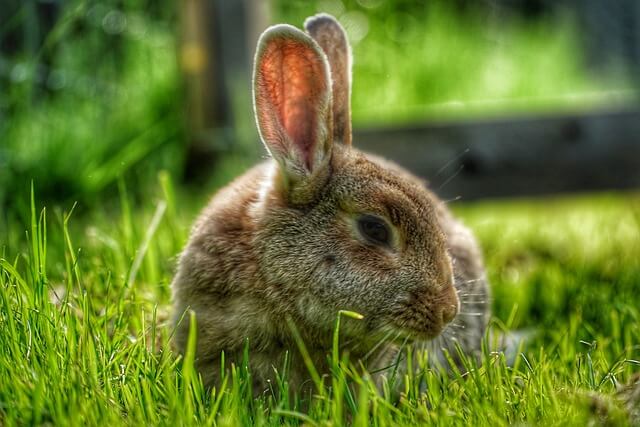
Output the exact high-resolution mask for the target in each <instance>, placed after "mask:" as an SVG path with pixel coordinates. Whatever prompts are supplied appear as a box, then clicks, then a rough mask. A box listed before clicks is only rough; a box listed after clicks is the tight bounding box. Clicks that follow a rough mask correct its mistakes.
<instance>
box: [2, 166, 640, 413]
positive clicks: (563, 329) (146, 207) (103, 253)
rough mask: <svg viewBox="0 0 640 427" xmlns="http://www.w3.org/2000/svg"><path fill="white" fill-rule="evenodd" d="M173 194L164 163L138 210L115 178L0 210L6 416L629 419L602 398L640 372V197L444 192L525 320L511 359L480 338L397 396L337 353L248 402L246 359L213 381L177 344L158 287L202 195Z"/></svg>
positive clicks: (512, 322) (497, 303) (514, 323)
mask: <svg viewBox="0 0 640 427" xmlns="http://www.w3.org/2000/svg"><path fill="white" fill-rule="evenodd" d="M181 194H183V191H182V189H179V191H176V190H174V189H173V187H172V184H171V181H170V179H169V178H168V175H166V174H161V175H160V176H159V178H158V184H157V185H156V191H155V192H152V193H151V194H149V195H148V197H147V198H145V203H144V204H142V205H141V206H142V207H139V206H137V204H136V203H135V202H134V200H133V199H132V197H131V196H130V195H128V194H127V192H126V189H125V186H124V185H121V186H120V196H121V197H120V199H119V201H118V202H114V203H113V204H106V205H105V206H103V208H102V209H100V210H91V211H88V212H86V213H85V214H84V215H82V216H81V217H78V218H75V214H74V213H73V212H71V210H72V206H66V207H65V208H59V207H55V208H54V209H53V211H51V210H45V209H44V208H43V207H42V206H39V205H38V204H37V202H35V201H34V198H33V197H32V199H31V201H30V202H29V201H28V199H27V200H26V201H25V204H26V205H27V206H29V205H30V206H31V207H30V209H29V210H28V211H27V212H25V213H24V214H22V215H18V214H16V215H15V216H13V217H12V219H7V220H6V221H8V223H5V224H4V227H2V228H0V236H3V237H2V242H0V258H1V261H0V305H2V309H1V311H0V342H2V343H3V344H2V346H0V422H1V423H2V424H3V425H16V424H43V423H49V424H55V425H65V424H69V425H81V424H89V425H95V424H104V423H113V424H118V425H120V424H147V425H148V424H152V425H153V424H163V425H176V424H196V423H204V424H213V425H238V424H244V425H254V424H255V425H280V424H281V423H285V424H288V425H302V424H306V425H337V424H341V423H342V422H346V420H350V421H351V422H353V424H355V425H396V424H404V425H415V423H424V422H430V423H431V422H433V423H437V424H438V425H491V426H493V425H507V424H514V423H526V424H532V425H576V426H578V425H580V426H582V425H586V424H587V423H589V422H594V423H596V424H597V423H598V422H599V421H598V415H597V414H596V413H595V412H594V410H593V407H594V401H595V400H597V401H599V402H600V401H601V402H604V403H602V404H601V406H602V405H604V406H607V407H608V408H609V419H608V421H609V422H611V423H612V424H614V425H615V424H620V425H625V423H626V419H625V415H624V413H623V412H622V410H621V408H620V405H619V404H617V403H616V400H615V399H614V398H613V397H612V396H613V393H614V391H615V387H616V385H617V384H619V383H624V382H626V381H627V380H628V379H629V377H630V376H631V375H632V373H633V372H638V371H640V362H639V360H640V328H639V326H638V325H639V320H640V319H639V317H640V311H639V308H638V304H637V295H638V293H639V292H640V262H639V259H640V256H639V255H640V238H639V237H640V223H639V220H640V196H638V195H634V194H629V195H614V194H611V195H608V194H605V195H600V196H591V197H570V198H558V199H549V200H523V201H515V202H485V203H480V204H462V203H460V204H459V205H458V206H456V204H455V203H454V204H453V208H454V209H455V210H456V212H457V213H458V214H459V215H460V216H461V217H462V218H464V219H465V221H466V222H467V223H468V224H469V225H470V226H471V227H472V228H473V229H474V230H475V232H476V233H477V235H478V237H479V239H480V240H481V242H482V246H483V248H484V251H485V254H486V259H487V265H488V271H489V277H490V279H491V282H492V285H493V296H494V302H493V307H494V313H495V319H494V321H493V324H494V327H495V328H497V329H498V330H501V329H504V328H510V329H525V330H529V331H532V333H533V336H532V338H530V339H529V341H528V342H527V343H526V345H525V346H524V347H523V348H522V349H521V353H519V354H518V355H517V356H515V358H514V360H513V361H510V362H509V363H507V356H505V355H504V354H502V353H501V352H492V351H489V350H487V351H486V352H485V354H484V358H483V363H482V365H481V367H479V368H473V369H471V373H469V374H467V375H464V376H461V375H460V374H458V373H455V374H453V375H451V376H443V375H441V374H440V373H438V372H435V371H432V370H429V369H423V368H422V367H418V369H417V373H416V374H415V375H413V376H409V377H407V378H404V381H405V388H404V389H405V392H404V393H402V396H401V397H400V398H395V397H392V395H391V394H390V393H388V392H387V391H384V390H383V391H378V390H377V389H376V388H375V387H374V385H373V384H372V383H371V382H370V381H369V379H368V376H367V374H366V373H363V372H361V370H359V369H357V368H354V367H353V366H350V365H349V364H347V363H346V360H345V359H344V358H342V357H341V356H342V355H338V354H333V355H331V354H329V355H328V356H329V357H332V360H333V363H334V366H335V367H336V369H335V370H334V375H333V377H332V378H329V379H327V380H325V382H324V385H322V386H319V387H318V389H317V390H316V394H315V396H314V397H312V398H311V399H310V400H309V399H308V397H304V398H303V399H302V400H300V399H296V398H282V399H281V398H279V397H278V392H277V391H275V392H274V393H273V394H269V395H266V396H264V397H263V398H261V399H258V400H254V399H253V398H252V390H251V386H250V381H247V378H248V377H249V375H250V373H248V372H247V371H246V368H245V367H244V364H243V363H242V362H241V361H239V363H238V364H237V365H235V367H229V378H228V380H227V382H226V383H223V384H222V385H221V386H219V387H218V388H217V389H215V390H213V391H211V392H207V391H204V390H203V388H202V385H201V383H200V382H199V379H198V375H197V373H196V372H194V370H193V354H192V353H189V352H187V354H186V355H185V357H184V358H181V357H179V356H177V355H176V354H175V353H173V352H172V350H171V346H170V337H171V334H172V327H171V325H170V324H169V323H168V317H169V313H170V290H169V286H168V285H169V283H170V280H171V275H172V271H173V266H174V262H175V255H176V254H177V253H178V251H179V250H180V248H181V246H182V244H183V243H184V242H185V239H186V237H187V233H188V227H189V224H190V222H191V220H192V218H193V216H194V215H195V213H196V212H197V206H198V205H201V204H203V203H204V201H205V198H204V197H198V198H197V199H194V198H186V199H185V198H184V197H182V196H181ZM457 203H458V202H457ZM185 321H189V319H186V320H185ZM292 351H297V350H296V349H293V350H292ZM248 357H250V355H248ZM471 367H473V366H472V365H471ZM275 388H276V390H286V383H280V384H278V385H277V386H276V387H275ZM594 394H597V395H598V396H600V397H598V398H594V397H593V395H594ZM340 420H342V421H340Z"/></svg>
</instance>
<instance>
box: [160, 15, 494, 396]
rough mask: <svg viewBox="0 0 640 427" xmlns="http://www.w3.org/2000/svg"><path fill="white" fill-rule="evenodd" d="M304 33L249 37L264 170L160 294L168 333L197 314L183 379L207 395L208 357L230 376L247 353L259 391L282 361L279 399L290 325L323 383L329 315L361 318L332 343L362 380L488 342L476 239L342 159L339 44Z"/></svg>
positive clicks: (344, 51)
mask: <svg viewBox="0 0 640 427" xmlns="http://www.w3.org/2000/svg"><path fill="white" fill-rule="evenodd" d="M305 29H306V31H307V33H304V32H302V31H300V30H298V29H296V28H294V27H292V26H289V25H276V26H273V27H271V28H268V29H267V30H266V31H265V32H264V33H263V34H262V36H261V38H260V40H259V42H258V48H257V53H256V56H255V68H254V80H253V84H254V107H255V114H256V120H257V124H258V129H259V132H260V136H261V138H262V141H263V142H264V144H265V146H266V147H267V150H268V151H269V153H270V154H271V156H272V159H270V160H268V161H266V162H264V163H261V164H259V165H257V166H255V167H254V168H253V169H251V170H250V171H248V172H247V173H245V174H244V175H242V176H241V177H239V178H237V179H236V180H235V181H234V182H232V183H231V184H229V185H228V186H227V187H226V188H224V189H222V190H220V191H219V192H218V193H217V194H216V195H215V196H214V197H213V199H212V200H211V202H210V203H209V205H208V206H207V207H206V208H205V210H204V211H203V212H202V214H201V215H200V217H199V219H198V220H197V221H196V223H195V225H194V227H193V230H192V232H191V237H190V239H189V242H188V244H187V246H186V248H185V249H184V251H183V253H182V255H181V257H180V262H179V267H178V271H177V274H176V276H175V278H174V281H173V285H172V286H173V292H174V304H175V320H176V322H178V320H179V319H180V318H182V317H183V313H185V311H187V310H193V311H194V312H195V317H196V321H197V345H196V364H197V368H198V369H199V371H200V373H201V374H202V376H203V379H204V381H205V383H206V384H207V385H213V384H215V382H216V379H217V378H218V376H219V374H220V369H221V367H220V361H221V352H223V351H224V354H225V359H226V360H231V361H236V362H237V361H238V360H240V359H241V358H242V352H243V349H244V346H245V343H248V346H249V358H250V368H251V371H252V375H253V378H254V379H255V383H256V386H257V387H259V389H258V390H256V391H260V390H262V389H263V388H265V387H266V386H267V382H268V381H269V380H271V379H273V378H274V377H275V373H274V372H275V369H280V367H281V366H282V362H283V359H284V356H285V353H287V352H288V353H289V357H290V368H289V369H290V371H289V374H288V379H289V381H290V384H292V385H293V386H294V387H295V386H296V385H299V384H300V383H302V382H304V381H305V380H307V379H308V377H309V375H308V370H307V368H306V367H305V365H304V363H303V361H302V359H301V358H300V357H299V356H298V354H299V353H298V351H297V346H296V342H295V340H294V338H293V334H292V328H291V327H290V323H288V322H293V324H294V325H295V326H296V329H297V330H298V331H299V332H300V335H301V337H302V340H303V342H304V343H305V345H306V347H307V349H308V351H309V353H310V356H311V359H312V361H313V363H314V364H315V366H316V368H317V369H318V370H319V371H320V372H323V373H324V372H327V370H328V366H327V353H328V351H329V350H330V348H331V337H332V333H333V330H334V325H335V321H336V316H337V314H338V311H339V310H351V311H355V312H358V313H360V314H361V315H363V316H364V317H363V319H362V320H352V319H347V320H344V321H343V322H342V326H341V329H340V333H341V343H343V347H344V349H345V350H348V351H349V352H350V355H351V360H352V361H353V360H360V361H362V362H363V363H364V365H365V366H366V367H367V368H368V369H369V370H370V371H375V370H378V369H379V368H382V367H384V366H387V364H388V363H389V362H390V361H391V360H392V359H393V358H394V357H395V356H396V355H397V352H398V348H399V345H398V343H399V342H409V343H410V345H412V346H415V347H418V348H423V347H426V346H430V347H432V348H433V349H439V348H441V347H443V346H445V347H447V348H448V349H449V350H450V351H452V352H455V350H454V349H453V342H457V343H458V344H459V345H460V346H461V348H462V349H463V350H464V351H465V352H467V353H469V354H475V353H476V352H477V351H478V350H479V347H480V341H481V337H482V336H483V334H484V330H485V327H486V319H487V316H488V309H487V304H486V301H487V299H488V296H487V283H486V281H485V275H484V270H483V266H482V261H481V256H480V253H479V250H478V247H477V245H476V243H475V240H474V238H473V236H472V235H471V233H470V232H469V231H468V230H467V229H466V228H465V227H463V226H462V225H461V224H460V223H459V222H458V221H456V220H455V219H453V218H452V216H451V215H450V214H449V212H448V211H447V209H446V207H445V206H444V204H443V203H442V202H441V201H440V200H438V199H437V198H436V196H434V195H433V194H432V193H431V192H430V191H429V190H427V189H426V188H425V186H424V185H423V183H422V182H421V181H420V180H419V179H417V178H415V177H414V176H412V175H411V174H410V173H409V172H407V171H405V170H403V169H402V168H400V167H399V166H397V165H395V164H393V163H390V162H388V161H385V160H383V159H380V158H378V157H375V156H371V155H367V154H364V153H362V152H360V151H358V150H356V149H355V148H352V147H351V118H350V105H349V104H350V91H351V81H350V80H351V57H350V49H349V45H348V43H347V40H346V36H345V33H344V30H343V29H342V27H341V26H340V25H339V24H338V22H337V21H336V20H335V19H334V18H332V17H331V16H328V15H324V14H322V15H317V16H314V17H311V18H309V19H307V21H306V22H305ZM390 143H392V141H390ZM460 302H461V303H462V305H461V304H460ZM460 307H462V308H463V310H460ZM188 333H189V322H188V320H185V321H182V322H180V324H179V325H178V330H177V333H176V339H175V343H176V345H177V347H178V348H179V349H180V350H181V351H184V349H185V346H186V342H187V337H188Z"/></svg>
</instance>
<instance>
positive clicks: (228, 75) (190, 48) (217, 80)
mask: <svg viewBox="0 0 640 427" xmlns="http://www.w3.org/2000/svg"><path fill="white" fill-rule="evenodd" d="M181 4H182V12H181V15H182V16H181V18H182V19H181V20H182V40H181V47H180V63H181V66H182V70H183V72H184V74H185V78H186V90H187V104H188V106H187V114H188V126H189V131H188V132H189V135H188V138H189V150H188V155H187V163H186V170H185V178H186V179H187V180H192V181H193V180H199V179H201V178H205V177H206V176H207V175H208V171H210V170H211V167H212V165H213V164H214V163H215V161H216V158H217V155H218V154H219V153H221V152H223V151H226V150H229V149H230V148H231V147H232V146H233V144H234V141H235V139H236V132H235V130H234V127H235V125H236V120H235V119H236V118H235V117H234V114H233V113H234V111H233V107H234V106H235V107H238V108H241V109H242V110H243V111H242V112H240V114H250V111H251V103H250V102H249V100H250V99H251V98H250V91H251V79H250V70H251V60H252V58H253V51H254V49H255V43H256V40H257V37H258V34H259V32H260V31H262V29H263V28H264V27H265V26H266V21H267V19H268V18H267V17H268V15H267V14H266V13H265V12H266V10H265V7H266V4H267V3H266V2H265V1H263V0H236V1H229V0H184V1H182V2H181ZM237 82H240V84H237ZM236 88H237V89H238V90H241V91H243V93H241V94H235V93H234V92H233V89H236ZM234 96H237V97H238V98H239V99H243V100H244V99H246V100H247V101H246V102H245V103H244V104H246V105H243V104H242V103H238V102H235V101H236V100H235V99H231V97H234ZM244 110H246V112H245V111H244Z"/></svg>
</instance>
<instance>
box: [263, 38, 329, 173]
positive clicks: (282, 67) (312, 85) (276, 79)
mask: <svg viewBox="0 0 640 427" xmlns="http://www.w3.org/2000/svg"><path fill="white" fill-rule="evenodd" d="M258 66H259V72H258V74H257V78H258V82H257V84H258V87H259V90H258V93H257V97H256V102H257V104H258V105H257V107H258V115H259V119H260V120H261V126H262V128H263V133H264V132H265V131H266V132H267V133H270V132H269V131H275V129H273V126H272V125H273V124H271V123H269V122H270V121H272V120H274V119H276V120H277V121H279V122H280V125H281V127H282V129H283V130H284V131H285V133H286V135H287V136H288V138H289V140H290V142H291V143H292V144H293V145H294V147H287V146H286V144H287V141H282V140H281V138H278V137H277V135H264V136H265V137H266V138H265V139H266V140H265V142H266V143H267V144H268V145H269V148H270V149H275V150H277V151H278V152H280V153H281V154H282V155H285V156H287V155H289V156H290V155H292V154H294V153H291V151H292V150H291V149H292V148H293V151H294V152H296V154H297V155H299V156H301V157H302V158H301V159H299V160H302V162H303V164H304V165H305V166H306V167H307V169H311V165H312V164H313V160H314V159H313V154H314V151H315V150H314V148H315V144H317V143H319V141H318V137H319V135H318V126H319V125H320V123H318V121H319V120H321V119H324V114H323V112H322V109H323V108H326V106H324V105H322V104H323V103H326V100H325V99H323V96H326V95H325V94H326V93H327V81H326V78H325V75H326V74H325V70H324V63H323V62H322V58H321V57H319V55H318V53H316V52H315V51H314V50H313V49H312V48H311V46H308V45H306V44H303V43H302V42H301V41H299V40H295V39H276V40H273V41H272V42H271V43H270V44H269V45H268V46H267V48H266V50H265V52H264V54H263V56H262V58H261V59H260V61H259V65H258ZM274 114H275V116H276V117H274ZM273 137H275V138H273ZM274 144H276V145H278V146H274ZM294 155H295V154H294Z"/></svg>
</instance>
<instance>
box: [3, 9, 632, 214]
mask: <svg viewBox="0 0 640 427" xmlns="http://www.w3.org/2000/svg"><path fill="white" fill-rule="evenodd" d="M319 11H324V12H328V13H331V14H333V15H334V16H336V17H337V18H338V19H339V20H340V21H341V22H342V24H343V25H344V27H345V28H346V30H347V32H348V36H349V40H350V42H351V44H352V46H353V54H354V58H355V61H354V68H353V75H354V85H353V119H354V128H355V133H356V139H355V144H356V145H358V146H359V147H361V148H365V149H369V150H372V151H378V152H381V153H382V154H384V155H387V156H389V157H392V158H394V159H396V160H398V161H400V162H401V163H404V164H405V165H407V166H408V167H410V168H411V169H413V170H414V171H415V172H417V173H420V174H421V175H424V176H427V177H429V176H430V177H432V178H433V175H435V174H436V173H437V174H438V176H437V177H436V179H435V182H436V183H438V185H439V186H440V185H442V187H443V190H444V193H445V196H446V197H456V196H460V197H462V198H464V199H473V198H478V197H483V196H498V197H499V196H505V195H506V196H512V195H519V194H520V195H527V194H546V193H549V192H551V193H553V192H556V191H582V190H587V191H589V190H592V189H599V188H625V187H633V186H636V185H638V180H637V179H638V178H637V175H639V174H635V175H634V174H633V173H630V171H632V170H634V169H633V168H637V167H638V164H637V163H636V160H635V158H634V155H635V156H637V157H638V158H640V156H638V154H639V153H638V144H637V143H638V135H640V133H636V132H640V129H639V128H638V126H639V124H638V122H640V120H639V118H640V115H638V111H639V110H638V99H639V97H638V90H637V89H638V86H637V84H638V79H637V76H638V75H639V74H638V73H639V71H640V3H639V2H637V1H635V0H620V1H616V2H606V1H595V0H594V1H587V0H583V1H580V0H575V1H567V2H554V1H551V0H483V1H470V0H456V1H450V0H449V1H445V0H436V1H425V2H416V1H407V0H396V1H389V0H319V1H302V0H300V1H295V0H294V1H291V0H289V1H285V0H271V1H266V0H264V1H263V0H243V1H233V2H231V1H223V0H218V1H213V0H208V1H205V0H183V1H180V2H174V1H150V0H102V1H72V0H69V1H63V0H3V6H2V8H0V207H2V208H3V209H4V210H7V209H9V210H11V209H12V208H20V207H19V206H17V205H19V204H20V203H21V202H20V200H27V198H26V197H24V196H26V195H27V194H28V192H29V185H30V182H31V181H33V183H34V186H35V188H36V194H37V195H38V197H39V198H40V199H43V200H45V201H46V200H50V201H56V202H65V201H74V200H81V201H82V203H81V205H82V206H92V205H95V204H99V203H101V201H102V200H104V198H105V197H109V195H110V194H114V193H115V190H116V189H117V182H118V181H119V180H121V181H125V182H126V183H127V187H128V189H129V191H130V192H131V193H133V194H136V195H137V196H138V197H144V195H145V193H146V192H147V189H148V188H149V186H150V185H154V184H155V182H156V181H157V173H158V171H159V170H166V171H168V172H169V174H170V175H171V176H172V177H173V178H174V181H175V182H177V183H184V184H187V185H190V188H191V189H195V190H203V191H208V190H210V189H211V188H213V187H215V186H216V185H219V183H221V182H224V181H225V180H227V179H229V178H230V177H231V176H233V175H235V174H236V173H238V172H239V171H240V170H242V169H244V168H246V167H247V166H248V165H250V164H252V163H253V162H254V161H255V160H256V159H257V158H259V157H260V156H263V155H264V151H263V149H262V147H261V146H260V144H259V141H258V138H257V133H256V130H255V125H254V123H253V113H252V108H251V99H250V87H251V84H250V66H251V61H252V57H253V52H254V48H255V42H256V39H257V37H258V35H259V34H260V32H261V31H262V30H263V29H264V28H266V26H268V25H270V24H272V23H278V22H287V23H291V24H293V25H297V26H299V27H300V26H301V25H302V23H303V21H304V19H305V17H307V16H309V15H312V14H315V13H317V12H319ZM594 123H595V125H594ZM394 140H395V141H394ZM389 141H391V142H389ZM581 144H582V145H581ZM556 157H558V159H555V158H556ZM554 159H555V160H554ZM541 161H543V162H544V164H546V165H547V166H549V162H550V161H551V164H552V166H549V167H548V170H544V167H543V166H542V165H539V164H537V163H538V162H541ZM554 161H555V163H553V162H554ZM532 165H533V166H535V167H533V168H532ZM564 169H566V170H564ZM559 170H564V172H562V173H561V172H560V171H559ZM585 171H588V173H587V176H585ZM550 173H551V174H552V175H553V176H552V179H550V180H547V181H545V180H544V179H542V177H544V176H548V175H549V174H550ZM594 175H595V177H594ZM611 175H613V176H611ZM510 177H511V178H510ZM541 179H542V182H541V181H540V180H541ZM445 181H446V185H443V184H444V183H445ZM507 181H512V183H515V184H514V185H508V183H507ZM563 182H564V183H565V184H564V185H563V184H562V183H563ZM567 182H569V183H570V184H571V185H568V184H566V183H567ZM496 186H497V187H498V188H496ZM502 187H504V188H502Z"/></svg>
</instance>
